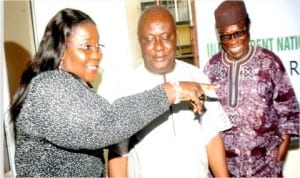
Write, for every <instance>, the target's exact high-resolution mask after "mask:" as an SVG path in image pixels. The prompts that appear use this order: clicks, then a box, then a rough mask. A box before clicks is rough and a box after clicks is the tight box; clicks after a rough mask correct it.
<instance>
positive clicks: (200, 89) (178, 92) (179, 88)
mask: <svg viewBox="0 0 300 178" xmlns="http://www.w3.org/2000/svg"><path fill="white" fill-rule="evenodd" d="M162 86H163V87H164V89H165V90H166V93H167V95H168V99H169V104H170V105H171V104H174V103H177V101H178V100H180V101H188V102H190V103H191V104H192V105H193V107H194V112H197V113H199V114H201V113H202V111H203V107H204V106H203V103H202V102H201V101H200V99H199V97H200V96H201V95H202V94H205V93H204V91H206V90H212V89H216V88H218V86H217V85H212V84H200V83H197V82H188V81H180V82H179V83H178V82H177V83H164V84H163V85H162Z"/></svg>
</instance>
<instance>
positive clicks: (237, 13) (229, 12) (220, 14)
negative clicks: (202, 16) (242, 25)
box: [215, 0, 248, 27]
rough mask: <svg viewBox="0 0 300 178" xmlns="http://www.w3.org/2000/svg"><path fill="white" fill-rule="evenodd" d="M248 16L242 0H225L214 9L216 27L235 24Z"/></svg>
mask: <svg viewBox="0 0 300 178" xmlns="http://www.w3.org/2000/svg"><path fill="white" fill-rule="evenodd" d="M246 17H248V14H247V10H246V6H245V3H244V1H241V0H235V1H233V0H225V1H223V2H222V3H221V4H220V5H219V6H218V7H217V9H216V10H215V19H216V25H217V27H223V26H226V25H233V24H237V23H238V22H239V21H241V20H244V19H245V18H246Z"/></svg>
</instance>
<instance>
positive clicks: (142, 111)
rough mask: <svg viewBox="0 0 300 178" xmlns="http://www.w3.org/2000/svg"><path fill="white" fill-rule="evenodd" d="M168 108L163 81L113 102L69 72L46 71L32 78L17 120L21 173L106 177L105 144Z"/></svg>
mask: <svg viewBox="0 0 300 178" xmlns="http://www.w3.org/2000/svg"><path fill="white" fill-rule="evenodd" d="M168 109H169V105H168V100H167V96H166V94H165V90H164V89H163V88H162V87H160V86H157V87H155V88H154V89H151V90H148V91H147V92H144V93H139V94H136V95H134V96H130V97H124V98H120V99H119V100H116V101H115V102H114V103H113V104H109V102H108V101H107V100H106V99H104V98H103V97H101V96H99V95H97V94H96V93H95V92H94V91H92V90H91V89H90V88H89V87H88V86H87V85H86V83H84V82H82V81H80V80H79V79H77V78H75V77H74V76H72V75H71V74H69V73H66V72H62V71H58V70H57V71H49V72H44V73H41V74H39V75H38V76H36V77H35V78H33V79H32V82H31V84H30V89H29V93H28V95H27V96H26V99H25V102H24V105H23V107H22V109H21V112H20V114H19V117H18V118H17V122H16V155H15V163H16V171H17V176H19V177H102V176H105V171H104V162H103V157H102V154H103V153H102V150H101V149H102V148H104V147H106V146H108V145H110V144H114V143H117V142H120V141H121V140H123V139H125V138H127V137H129V136H131V135H132V134H134V133H135V132H137V131H138V130H139V129H141V128H143V127H144V126H145V125H147V124H148V123H149V122H150V121H152V120H153V119H154V118H156V117H157V116H158V115H160V114H161V113H163V112H165V111H167V110H168Z"/></svg>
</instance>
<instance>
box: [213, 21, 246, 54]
mask: <svg viewBox="0 0 300 178" xmlns="http://www.w3.org/2000/svg"><path fill="white" fill-rule="evenodd" d="M218 32H219V35H220V40H221V44H222V48H223V49H224V51H225V52H226V53H227V57H228V58H229V59H231V60H239V59H241V58H242V57H244V56H246V55H247V53H248V51H249V40H250V36H249V27H247V26H246V23H245V21H240V22H239V23H237V24H234V25H227V26H224V27H219V28H218Z"/></svg>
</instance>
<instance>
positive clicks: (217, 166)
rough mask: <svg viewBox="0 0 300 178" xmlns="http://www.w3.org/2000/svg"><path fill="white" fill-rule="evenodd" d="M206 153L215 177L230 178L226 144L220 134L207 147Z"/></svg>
mask: <svg viewBox="0 0 300 178" xmlns="http://www.w3.org/2000/svg"><path fill="white" fill-rule="evenodd" d="M206 152H207V158H208V163H209V166H210V169H211V170H212V173H213V175H214V177H229V172H228V167H227V161H226V155H225V148H224V143H223V139H222V137H221V135H220V134H218V135H216V136H215V137H214V138H213V139H212V140H211V141H210V142H209V143H208V144H207V145H206Z"/></svg>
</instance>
